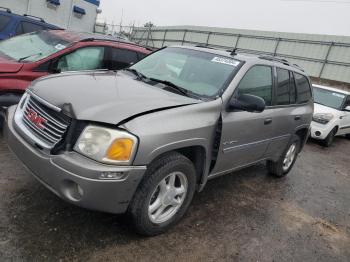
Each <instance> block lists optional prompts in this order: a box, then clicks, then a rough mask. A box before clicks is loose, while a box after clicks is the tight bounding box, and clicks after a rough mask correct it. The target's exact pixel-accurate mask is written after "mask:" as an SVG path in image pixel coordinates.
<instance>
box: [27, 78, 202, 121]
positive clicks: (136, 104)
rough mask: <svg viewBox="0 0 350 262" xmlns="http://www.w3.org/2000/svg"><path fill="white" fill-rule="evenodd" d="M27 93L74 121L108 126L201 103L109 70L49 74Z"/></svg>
mask: <svg viewBox="0 0 350 262" xmlns="http://www.w3.org/2000/svg"><path fill="white" fill-rule="evenodd" d="M30 90H31V91H32V92H33V93H34V94H36V95H38V96H39V97H41V98H42V99H44V100H46V101H47V102H49V103H50V104H52V105H55V106H57V107H60V108H61V109H62V110H63V112H64V113H65V114H67V115H70V116H71V117H73V118H76V119H79V120H90V121H96V122H103V123H108V124H118V123H120V122H122V121H123V120H126V119H128V118H133V117H136V116H138V115H140V114H144V113H148V112H154V111H157V110H164V109H167V108H172V107H178V106H183V105H189V104H194V103H199V102H201V101H200V100H196V99H192V98H188V97H185V96H182V95H178V94H175V93H172V92H169V91H166V90H162V89H161V88H159V87H155V86H151V85H148V84H146V83H143V82H141V81H138V80H135V79H134V77H133V76H131V75H130V74H129V73H125V72H118V73H115V72H111V71H105V72H84V73H82V72H79V73H78V72H77V73H64V74H58V75H51V76H48V77H44V78H41V79H39V80H36V81H35V82H34V83H33V85H32V86H31V87H30Z"/></svg>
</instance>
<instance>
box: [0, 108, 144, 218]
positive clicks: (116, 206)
mask: <svg viewBox="0 0 350 262" xmlns="http://www.w3.org/2000/svg"><path fill="white" fill-rule="evenodd" d="M14 111H15V107H10V108H9V110H8V113H7V118H6V120H5V123H4V136H5V139H6V141H7V144H8V146H9V148H10V149H11V150H12V151H13V152H14V154H15V155H17V157H18V158H19V159H20V161H21V162H22V163H23V164H24V165H25V166H26V167H27V168H28V169H29V170H30V171H31V173H32V174H33V176H34V177H35V178H36V179H38V180H39V181H40V182H41V183H42V184H43V185H45V186H46V187H47V188H48V189H50V190H51V191H52V192H53V193H55V194H56V195H57V196H59V197H60V198H62V199H64V200H66V201H68V202H70V203H72V204H74V205H77V206H81V207H84V208H88V209H93V210H99V211H104V212H109V213H124V212H125V211H126V210H127V208H128V206H129V202H130V201H131V199H132V197H133V195H134V193H135V191H136V189H137V186H138V185H139V183H140V181H141V179H142V178H143V175H144V173H145V171H146V167H144V166H137V167H136V166H135V167H121V166H111V165H104V164H100V163H98V162H95V161H93V160H90V159H87V158H85V157H83V156H81V155H80V154H77V153H75V152H65V153H63V154H61V155H48V154H46V153H43V152H42V151H41V150H39V149H37V148H35V147H34V146H32V145H31V144H29V143H28V142H26V141H25V140H24V139H23V138H22V137H21V136H20V135H19V133H18V132H17V131H16V129H15V126H14V124H13V115H14ZM101 174H104V176H105V177H106V175H108V174H114V175H116V176H117V178H115V179H114V180H106V179H101Z"/></svg>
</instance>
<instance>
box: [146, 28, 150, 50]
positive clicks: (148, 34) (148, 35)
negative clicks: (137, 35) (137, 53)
mask: <svg viewBox="0 0 350 262" xmlns="http://www.w3.org/2000/svg"><path fill="white" fill-rule="evenodd" d="M150 36H151V27H150V26H149V27H148V33H147V40H146V46H148V42H149V37H150Z"/></svg>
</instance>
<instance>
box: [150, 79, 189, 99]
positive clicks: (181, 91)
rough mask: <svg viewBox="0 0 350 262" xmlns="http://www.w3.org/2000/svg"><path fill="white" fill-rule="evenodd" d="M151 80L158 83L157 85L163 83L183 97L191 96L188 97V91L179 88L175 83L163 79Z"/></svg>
mask: <svg viewBox="0 0 350 262" xmlns="http://www.w3.org/2000/svg"><path fill="white" fill-rule="evenodd" d="M149 80H151V81H154V82H157V83H161V84H164V85H166V86H168V87H171V88H172V89H174V90H175V91H177V92H178V93H181V94H182V95H185V96H189V95H188V90H187V89H185V88H182V87H179V86H177V85H175V84H174V83H172V82H170V81H167V80H161V79H156V78H150V79H149Z"/></svg>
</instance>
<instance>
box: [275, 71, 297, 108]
mask: <svg viewBox="0 0 350 262" xmlns="http://www.w3.org/2000/svg"><path fill="white" fill-rule="evenodd" d="M294 103H295V83H294V79H293V74H292V73H291V72H290V71H288V70H285V69H281V68H277V90H276V105H289V104H294Z"/></svg>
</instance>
